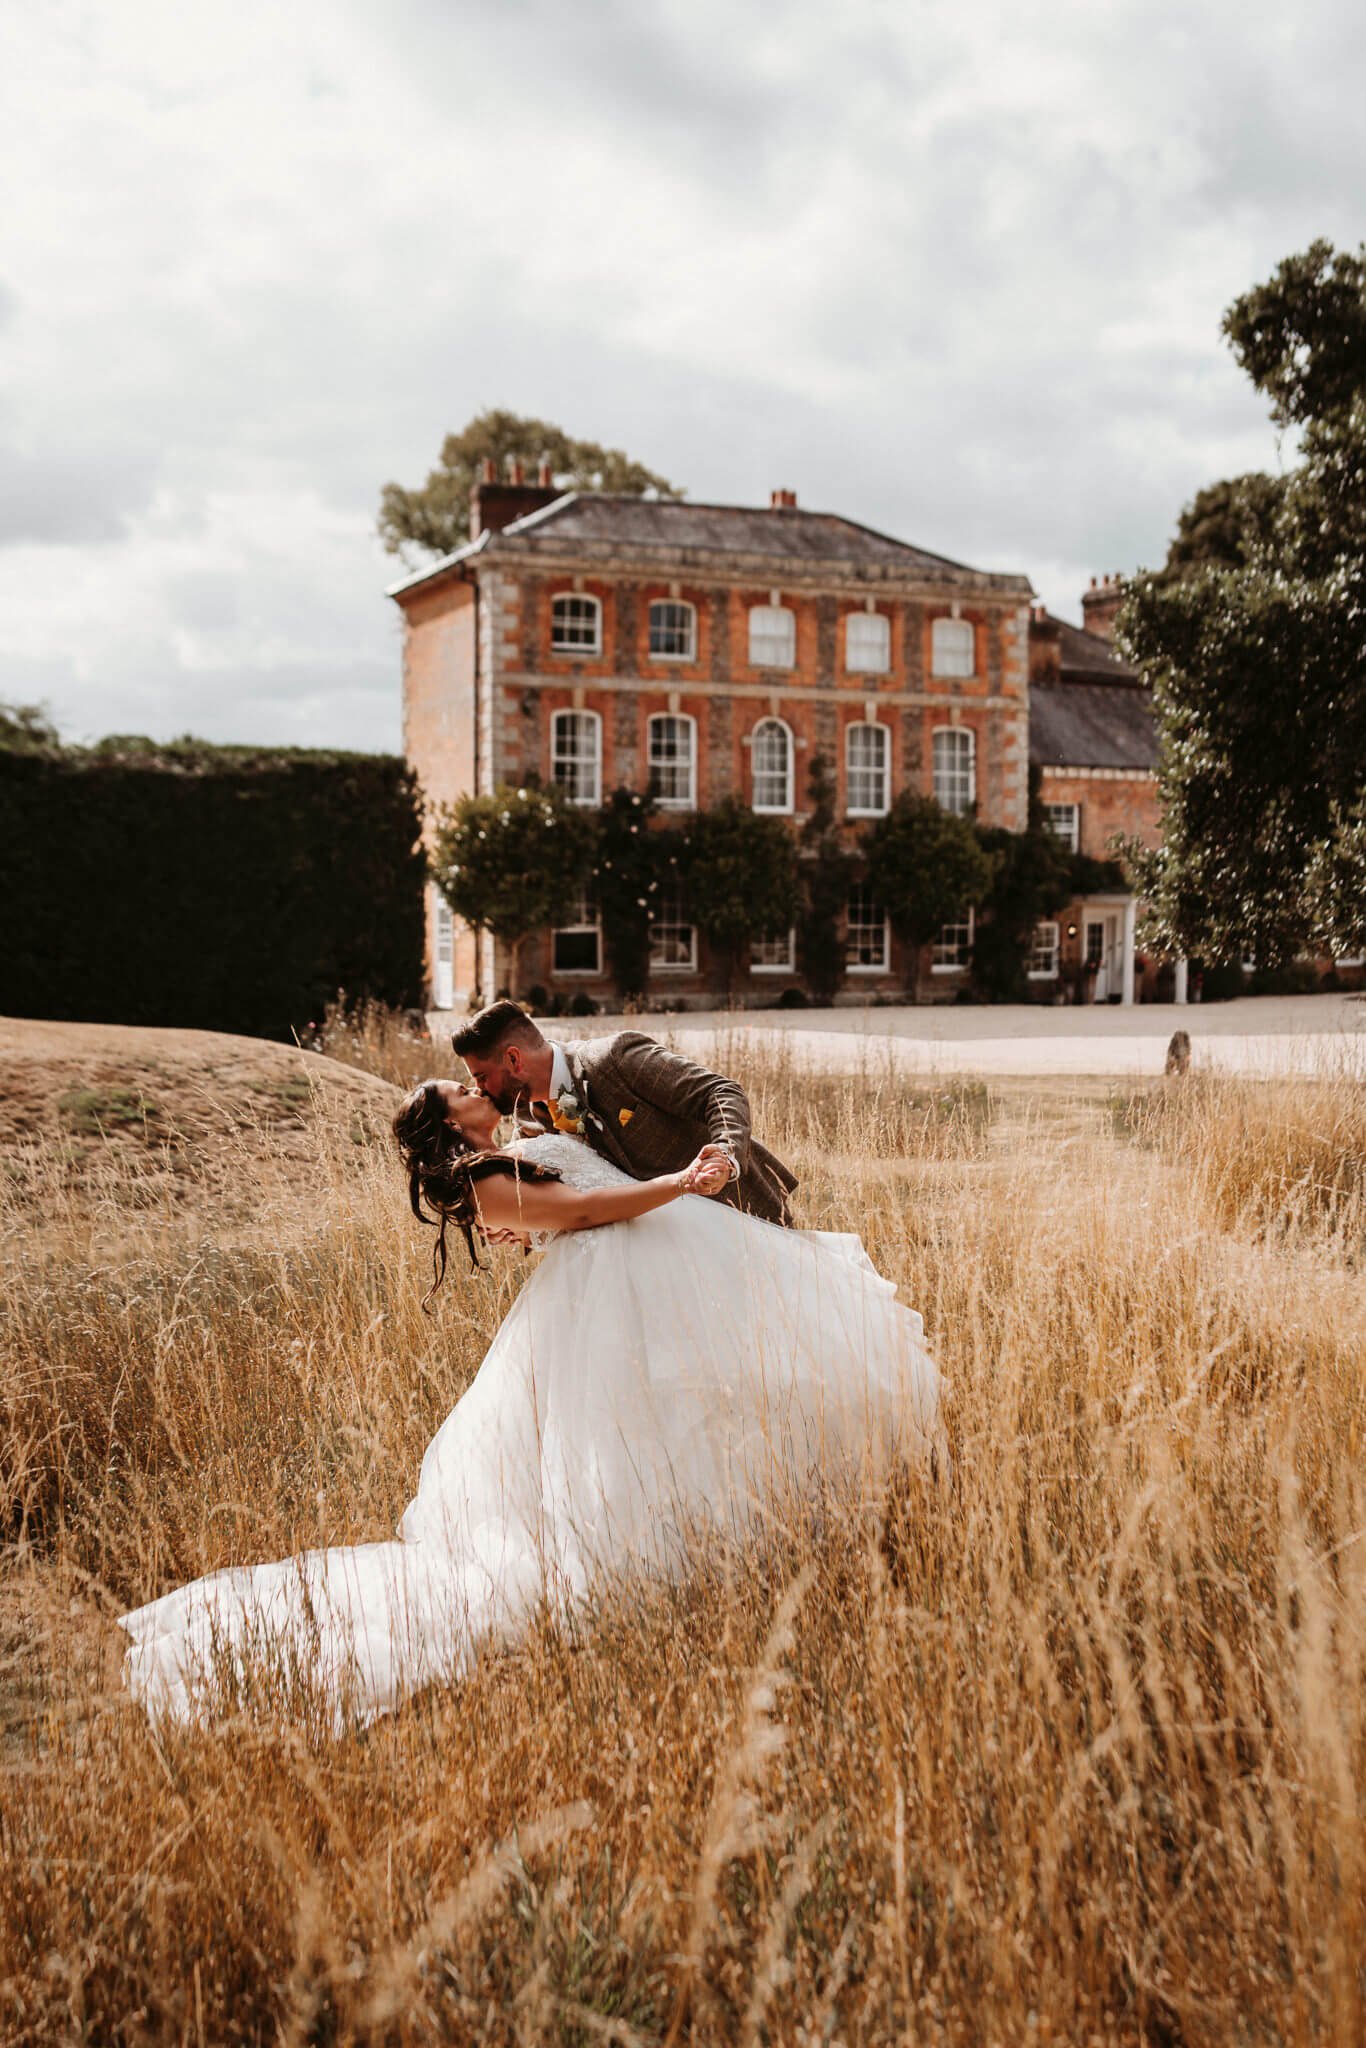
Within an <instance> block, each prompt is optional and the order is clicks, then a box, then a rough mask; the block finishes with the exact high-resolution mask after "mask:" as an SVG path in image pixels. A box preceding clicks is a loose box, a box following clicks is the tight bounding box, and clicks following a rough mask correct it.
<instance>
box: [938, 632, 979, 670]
mask: <svg viewBox="0 0 1366 2048" xmlns="http://www.w3.org/2000/svg"><path fill="white" fill-rule="evenodd" d="M976 673H977V631H976V628H975V627H974V625H973V623H972V621H971V619H936V620H935V621H934V623H933V625H932V626H931V627H930V674H931V675H932V676H946V677H959V678H963V677H967V676H975V675H976Z"/></svg>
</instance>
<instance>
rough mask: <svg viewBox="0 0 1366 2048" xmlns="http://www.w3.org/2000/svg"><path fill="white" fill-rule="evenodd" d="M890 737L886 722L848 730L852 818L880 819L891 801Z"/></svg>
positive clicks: (847, 776)
mask: <svg viewBox="0 0 1366 2048" xmlns="http://www.w3.org/2000/svg"><path fill="white" fill-rule="evenodd" d="M890 737H891V735H890V734H889V732H888V731H887V728H886V726H885V725H848V726H846V727H845V729H844V781H845V805H846V808H847V810H848V812H849V816H850V817H851V818H880V817H881V816H882V815H883V813H884V812H885V811H886V810H887V809H888V807H889V805H890V803H891V784H892V773H891V767H892V763H891V748H890V746H889V745H888V741H889V739H890Z"/></svg>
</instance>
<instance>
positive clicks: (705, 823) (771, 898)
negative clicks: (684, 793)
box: [680, 796, 797, 994]
mask: <svg viewBox="0 0 1366 2048" xmlns="http://www.w3.org/2000/svg"><path fill="white" fill-rule="evenodd" d="M680 865H681V870H682V875H683V885H684V888H685V890H686V892H687V900H688V906H689V908H690V910H691V913H692V915H693V917H694V918H695V919H696V920H697V923H698V925H699V927H700V928H701V930H702V931H704V932H705V933H706V935H707V938H708V939H709V940H710V942H711V945H712V947H713V949H714V951H715V953H716V956H717V958H718V960H719V961H720V963H721V970H722V977H723V981H724V984H725V988H726V992H727V994H729V992H730V989H731V984H732V982H733V979H734V975H735V969H736V966H737V964H738V961H739V956H740V953H741V952H742V950H743V949H744V947H745V946H747V945H748V944H749V942H750V941H751V940H752V939H761V938H766V937H768V936H769V934H770V933H774V932H786V931H787V930H788V929H789V928H790V926H791V924H792V921H793V918H794V917H795V916H796V912H797V848H796V844H795V842H794V840H793V837H792V834H791V833H790V832H789V831H788V829H787V826H786V825H785V823H784V822H783V820H782V819H781V818H768V817H764V816H762V815H760V814H757V813H756V812H754V811H752V810H751V809H750V807H749V805H748V804H747V803H745V802H743V801H742V800H741V798H739V797H736V796H728V797H723V798H722V799H721V801H720V803H719V804H717V805H715V806H714V808H713V809H711V810H709V811H702V812H701V813H699V815H698V817H697V819H696V821H695V822H694V824H693V827H692V829H691V831H690V833H689V834H688V839H687V844H686V848H685V849H684V851H683V853H682V855H681V860H680Z"/></svg>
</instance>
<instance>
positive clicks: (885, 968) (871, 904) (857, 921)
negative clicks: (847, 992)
mask: <svg viewBox="0 0 1366 2048" xmlns="http://www.w3.org/2000/svg"><path fill="white" fill-rule="evenodd" d="M856 903H857V904H859V905H860V907H861V908H863V909H865V910H869V911H871V910H876V909H877V908H878V904H877V901H876V899H875V897H874V896H873V892H872V890H871V889H869V887H868V885H867V883H866V882H856V883H855V884H854V887H853V888H852V889H851V890H850V891H849V900H848V902H847V903H846V905H845V913H844V924H845V933H844V971H845V973H846V974H890V973H891V971H892V925H891V919H890V918H889V917H888V915H887V913H886V911H885V910H884V911H883V913H882V957H881V959H880V960H876V961H874V960H855V959H854V958H853V957H852V950H853V949H852V944H851V940H852V936H853V933H854V930H855V928H856V927H857V928H859V929H861V930H864V931H872V930H873V929H874V928H875V920H874V919H873V918H872V917H869V916H863V917H859V918H856V917H855V916H854V906H855V904H856Z"/></svg>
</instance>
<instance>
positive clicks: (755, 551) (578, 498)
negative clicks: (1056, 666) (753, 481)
mask: <svg viewBox="0 0 1366 2048" xmlns="http://www.w3.org/2000/svg"><path fill="white" fill-rule="evenodd" d="M505 531H506V533H507V535H508V537H509V538H511V536H513V535H514V534H518V535H520V534H524V533H529V532H532V531H535V532H536V533H537V535H538V536H540V535H544V536H545V537H546V538H547V539H553V540H555V541H556V542H557V543H559V542H564V541H576V542H579V541H584V542H589V543H592V542H595V541H596V542H600V543H602V542H605V543H607V544H608V545H610V546H616V547H636V548H639V547H645V548H650V547H658V548H687V549H689V550H693V549H696V550H699V551H702V552H706V553H713V554H731V555H772V556H774V557H775V558H777V559H781V560H784V561H796V562H821V561H825V560H827V559H829V558H832V557H833V558H834V559H836V560H838V561H841V562H869V563H874V562H876V563H882V564H885V565H886V566H887V567H889V568H898V569H921V570H926V569H928V570H935V569H958V570H962V569H964V568H965V567H966V564H965V563H963V562H954V561H950V560H949V558H948V556H946V555H935V554H931V553H930V552H929V551H928V550H927V549H925V548H916V547H911V546H910V545H909V544H908V543H907V542H906V541H902V540H894V539H893V538H892V537H891V535H890V534H886V533H879V532H877V530H876V529H875V528H874V527H871V526H862V525H860V524H859V522H858V521H857V520H855V519H845V518H843V517H842V516H841V515H840V514H839V513H836V512H803V511H802V510H801V509H800V508H799V507H797V506H789V507H787V508H785V509H784V510H782V511H775V510H771V509H768V508H765V507H761V506H751V505H694V504H691V503H689V501H688V500H687V499H686V498H634V497H613V496H611V495H610V494H608V493H607V492H604V491H582V492H578V491H574V492H570V493H569V494H568V495H567V496H565V497H563V498H558V499H556V501H555V503H554V504H553V505H547V506H546V507H545V508H544V510H543V511H540V512H532V513H530V514H529V515H528V517H527V518H525V519H519V520H518V521H517V522H516V524H515V525H513V526H509V527H507V528H506V529H505Z"/></svg>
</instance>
